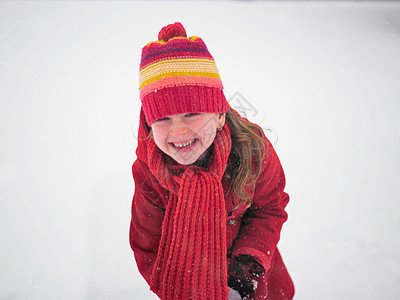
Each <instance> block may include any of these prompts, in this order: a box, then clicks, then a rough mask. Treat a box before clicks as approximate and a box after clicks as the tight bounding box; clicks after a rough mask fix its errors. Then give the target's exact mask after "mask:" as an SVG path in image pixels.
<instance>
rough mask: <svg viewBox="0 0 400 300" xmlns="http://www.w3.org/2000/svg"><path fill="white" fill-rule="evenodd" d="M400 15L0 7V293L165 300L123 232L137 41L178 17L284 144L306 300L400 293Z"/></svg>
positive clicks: (228, 86) (141, 6)
mask: <svg viewBox="0 0 400 300" xmlns="http://www.w3.org/2000/svg"><path fill="white" fill-rule="evenodd" d="M399 16H400V4H399V3H396V2H383V1H377V2H353V1H349V2H346V1H341V2H323V3H318V2H314V1H310V2H307V1H304V2H302V1H294V2H290V1H285V2H281V3H279V2H260V1H254V2H253V1H249V2H244V1H241V2H236V1H235V2H228V1H225V2H181V1H177V2H136V1H135V2H129V1H113V2H111V1H99V2H97V1H68V2H64V1H56V2H50V1H45V2H41V1H37V2H36V1H32V2H29V1H2V2H0V91H1V92H0V95H1V96H0V97H1V100H0V115H1V118H0V123H1V124H0V128H1V131H0V132H1V141H2V143H1V144H2V146H1V148H0V243H1V244H0V268H1V270H2V272H1V275H0V299H96V300H97V299H113V300H114V299H116V300H118V299H146V300H149V299H156V297H155V296H154V295H153V294H152V293H151V292H150V291H149V288H148V286H147V284H146V283H145V282H144V280H143V279H142V277H141V276H140V274H139V272H138V271H137V269H136V266H135V262H134V259H133V254H132V251H131V250H130V248H129V243H128V230H129V222H130V205H131V198H132V195H133V189H134V187H133V180H132V178H131V170H130V167H131V164H132V162H133V161H134V159H135V153H134V150H135V146H136V142H135V135H136V130H137V126H138V125H137V123H138V115H139V109H140V103H139V99H138V67H139V61H140V51H141V47H143V46H144V45H145V44H146V43H147V42H149V41H151V40H155V39H156V37H157V34H158V30H159V29H161V27H163V26H164V25H166V24H169V23H172V22H175V21H181V22H182V23H183V24H184V26H185V27H186V30H187V32H188V34H189V35H198V36H200V37H202V38H203V39H204V40H205V42H206V44H207V45H208V48H209V50H210V51H211V53H212V55H213V56H214V58H215V59H216V62H217V66H218V68H219V71H220V73H221V77H222V80H223V83H224V86H225V93H226V95H227V97H228V98H229V97H232V96H234V95H235V93H236V92H239V93H240V95H242V96H243V97H244V98H245V99H246V101H247V102H248V103H250V104H251V107H253V112H254V113H253V114H249V118H250V119H251V120H252V121H254V122H257V123H260V124H261V125H262V126H263V127H264V128H265V129H266V132H267V134H268V135H269V137H270V138H271V140H272V141H273V142H274V143H275V148H276V151H277V152H278V155H279V157H280V159H281V162H282V165H283V167H284V169H285V173H286V177H287V192H288V193H289V194H290V196H291V202H290V203H289V206H288V208H287V210H288V213H289V220H288V222H287V223H286V224H285V225H284V228H283V231H282V237H281V241H280V243H279V248H280V250H281V252H282V255H283V258H284V261H285V263H286V265H287V267H288V269H289V272H290V274H291V275H292V277H293V280H294V283H295V287H296V299H297V300H302V299H328V300H330V299H397V298H398V294H399V292H400V287H399V285H398V282H400V260H399V258H400V257H399V256H400V251H399V250H400V221H399V218H398V216H399V213H400V211H399V208H400V204H399V194H400V193H399V192H400V187H399V185H398V183H397V181H398V178H399V175H400V174H399V173H400V172H399V171H400V165H399V158H398V157H399V154H400V140H399V137H400V119H399V118H398V112H399V111H400V102H399V100H398V98H399V95H400V84H399V79H398V78H399V74H400V60H399V59H398V57H399V56H398V53H400V35H399V34H400V23H399ZM254 110H255V111H254Z"/></svg>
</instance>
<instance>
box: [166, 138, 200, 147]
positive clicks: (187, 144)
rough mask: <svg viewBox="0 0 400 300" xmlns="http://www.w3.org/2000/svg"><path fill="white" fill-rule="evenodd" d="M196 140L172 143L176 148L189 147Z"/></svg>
mask: <svg viewBox="0 0 400 300" xmlns="http://www.w3.org/2000/svg"><path fill="white" fill-rule="evenodd" d="M195 141H196V139H194V140H192V141H190V142H187V143H183V144H178V143H171V144H172V145H173V146H174V147H175V148H187V147H190V146H191V145H193V144H194V142H195Z"/></svg>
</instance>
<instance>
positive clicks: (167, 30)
mask: <svg viewBox="0 0 400 300" xmlns="http://www.w3.org/2000/svg"><path fill="white" fill-rule="evenodd" d="M179 36H180V37H187V35H186V30H185V28H184V27H183V25H182V24H181V23H179V22H175V23H174V24H170V25H167V26H165V27H163V28H162V29H161V30H160V32H159V33H158V40H159V41H164V42H168V41H169V40H170V39H172V38H174V37H179Z"/></svg>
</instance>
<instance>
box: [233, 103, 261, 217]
mask: <svg viewBox="0 0 400 300" xmlns="http://www.w3.org/2000/svg"><path fill="white" fill-rule="evenodd" d="M226 121H227V122H228V124H229V126H230V129H231V138H232V149H231V153H230V156H229V159H228V165H230V166H231V170H227V172H229V173H228V176H230V177H231V188H232V190H233V193H234V194H235V195H236V196H237V197H238V198H239V203H238V204H237V205H236V206H234V207H233V209H232V210H235V209H236V208H238V207H239V206H240V205H241V204H242V203H245V204H247V205H248V206H250V205H251V202H252V198H251V197H252V193H251V191H254V189H255V184H256V181H257V179H258V177H259V176H260V173H261V169H262V163H263V159H264V155H265V152H266V143H265V140H264V137H263V130H262V129H261V127H260V126H258V125H256V124H253V123H251V122H249V121H248V120H246V119H244V118H241V117H240V116H239V115H238V114H237V113H235V112H234V111H232V110H230V111H228V112H227V113H226ZM248 188H250V191H249V190H248Z"/></svg>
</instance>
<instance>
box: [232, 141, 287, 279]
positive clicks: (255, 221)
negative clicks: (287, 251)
mask: <svg viewBox="0 0 400 300" xmlns="http://www.w3.org/2000/svg"><path fill="white" fill-rule="evenodd" d="M284 188H285V175H284V172H283V169H282V166H281V163H280V161H279V158H278V156H277V155H276V153H275V150H274V149H273V147H272V145H271V143H270V142H269V141H268V140H267V139H266V155H265V157H264V160H263V166H262V170H261V173H260V176H259V178H258V180H257V182H256V185H255V190H254V194H253V202H252V205H251V206H250V208H248V209H247V211H246V213H245V214H244V216H243V218H242V224H241V228H240V230H239V234H238V236H237V238H236V240H235V242H234V245H233V247H232V259H234V258H237V257H239V256H240V255H250V256H252V257H253V258H255V259H256V260H257V261H258V262H259V263H260V264H261V265H262V266H263V267H264V269H265V272H268V270H269V268H270V265H271V259H272V255H273V252H274V250H275V249H276V245H277V243H278V241H279V238H280V232H281V229H282V225H283V223H284V222H285V221H286V220H287V213H286V211H285V207H286V205H287V203H288V201H289V196H288V195H287V194H286V193H285V192H284Z"/></svg>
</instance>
